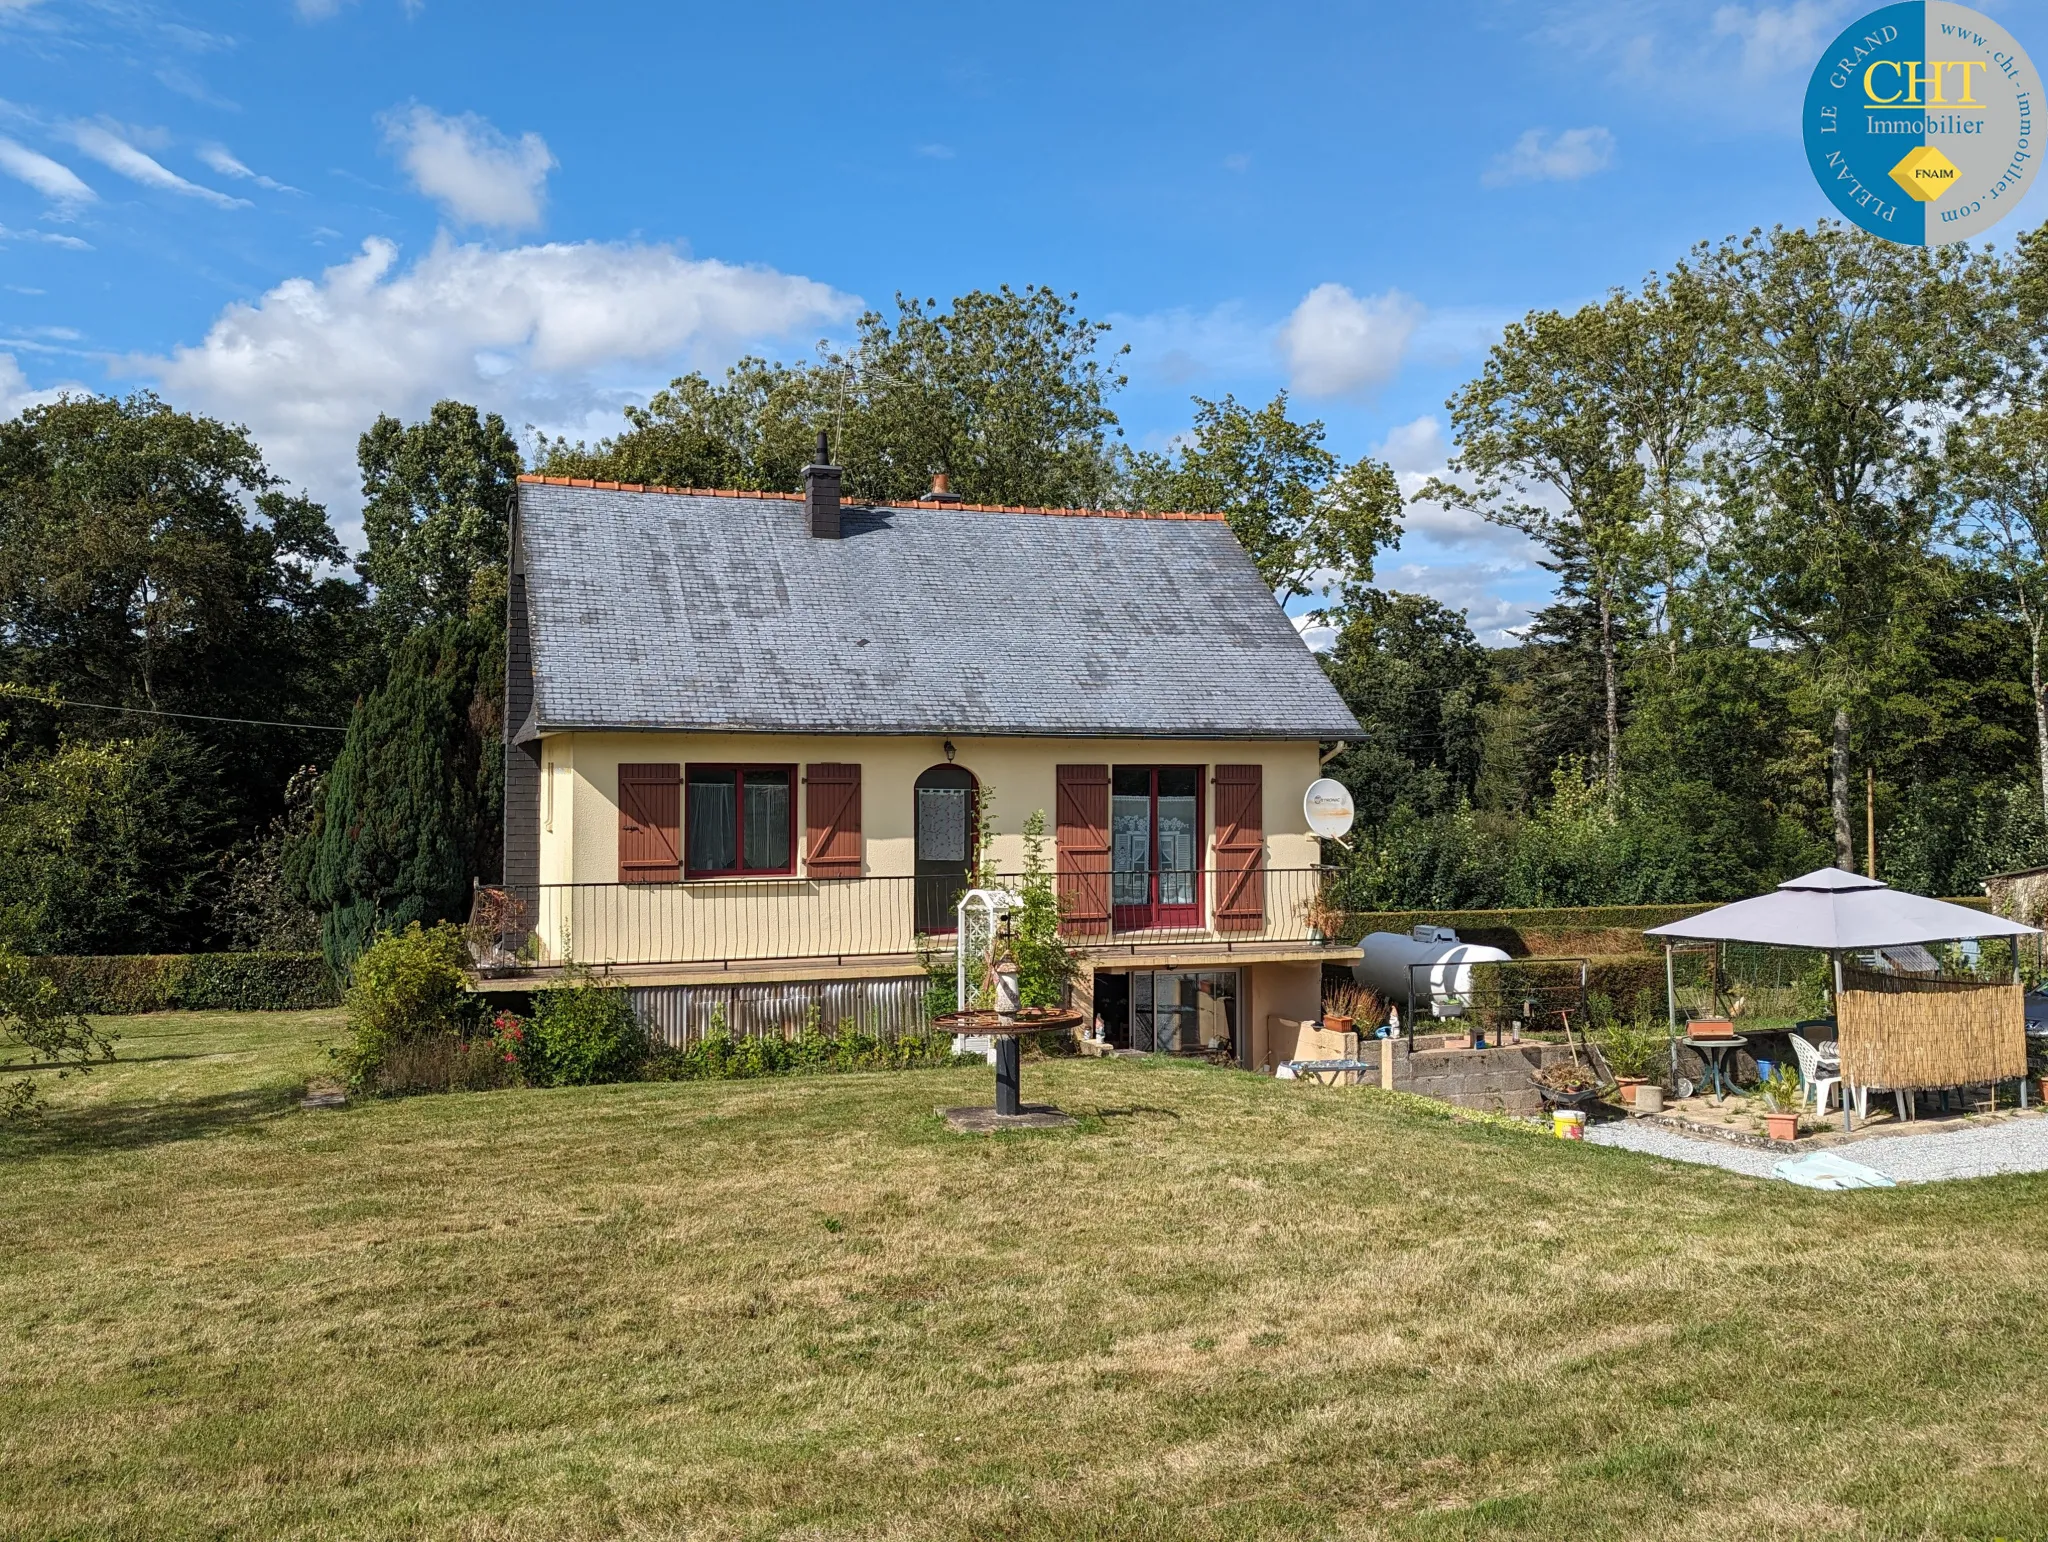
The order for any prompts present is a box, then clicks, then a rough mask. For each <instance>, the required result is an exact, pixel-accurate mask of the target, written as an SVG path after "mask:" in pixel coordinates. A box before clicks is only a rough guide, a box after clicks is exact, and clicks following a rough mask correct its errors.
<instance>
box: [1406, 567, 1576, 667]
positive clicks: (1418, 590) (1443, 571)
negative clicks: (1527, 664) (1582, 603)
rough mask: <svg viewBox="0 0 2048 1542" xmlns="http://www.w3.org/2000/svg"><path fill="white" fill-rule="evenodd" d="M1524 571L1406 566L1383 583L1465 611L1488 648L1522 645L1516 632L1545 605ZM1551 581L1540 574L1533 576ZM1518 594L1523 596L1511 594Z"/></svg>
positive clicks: (1541, 592)
mask: <svg viewBox="0 0 2048 1542" xmlns="http://www.w3.org/2000/svg"><path fill="white" fill-rule="evenodd" d="M1525 573H1526V570H1524V569H1522V568H1519V567H1517V566H1514V565H1512V564H1508V563H1500V562H1463V563H1443V562H1432V563H1415V562H1410V563H1403V564H1402V565H1401V566H1400V567H1398V568H1396V569H1394V570H1393V571H1392V572H1390V573H1382V574H1381V575H1380V582H1381V583H1382V584H1384V585H1385V586H1386V587H1387V588H1389V589H1399V590H1401V591H1402V592H1403V593H1405V594H1426V595H1428V596H1429V597H1430V598H1431V599H1433V600H1435V601H1436V602H1437V603H1438V604H1439V605H1447V606H1449V607H1450V608H1451V609H1452V610H1462V611H1463V612H1464V613H1465V619H1466V621H1467V622H1468V623H1469V624H1470V626H1471V628H1472V632H1473V635H1474V636H1476V637H1477V638H1478V639H1479V641H1480V642H1482V643H1484V644H1486V646H1488V647H1489V648H1503V647H1508V646H1511V645H1513V644H1515V643H1519V642H1520V641H1521V640H1522V639H1521V638H1520V637H1519V636H1517V635H1516V633H1515V630H1514V629H1515V628H1518V627H1525V626H1527V625H1528V624H1529V618H1530V617H1531V616H1533V615H1534V614H1535V613H1536V611H1537V610H1538V609H1539V608H1540V607H1541V606H1542V605H1543V604H1545V603H1547V602H1548V594H1547V592H1545V591H1544V589H1543V586H1542V585H1537V586H1536V587H1535V588H1532V587H1531V585H1530V582H1529V580H1528V579H1527V578H1526V577H1525ZM1535 576H1536V577H1537V578H1540V579H1542V580H1544V581H1545V583H1547V582H1548V578H1549V575H1548V574H1545V573H1543V572H1541V570H1540V569H1539V570H1538V571H1537V573H1536V575H1535ZM1515 590H1520V591H1521V593H1519V594H1517V593H1513V592H1510V591H1515Z"/></svg>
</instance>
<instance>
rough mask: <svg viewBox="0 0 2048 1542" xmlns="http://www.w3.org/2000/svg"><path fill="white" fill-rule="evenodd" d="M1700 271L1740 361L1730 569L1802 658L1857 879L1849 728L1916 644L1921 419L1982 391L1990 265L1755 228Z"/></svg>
mask: <svg viewBox="0 0 2048 1542" xmlns="http://www.w3.org/2000/svg"><path fill="white" fill-rule="evenodd" d="M1699 266H1700V270H1701V271H1702V272H1704V273H1706V274H1707V275H1708V276H1709V279H1710V281H1711V282H1712V283H1713V284H1714V285H1715V286H1716V288H1717V289H1718V290H1719V292H1720V294H1721V295H1722V297H1723V301H1724V303H1725V305H1726V306H1727V309H1728V312H1729V315H1730V318H1731V322H1732V344H1731V346H1732V347H1733V349H1734V350H1735V356H1736V359H1737V361H1738V362H1737V367H1736V368H1735V369H1734V370H1733V371H1732V372H1731V375H1730V378H1729V387H1728V391H1729V394H1728V402H1727V408H1728V421H1729V424H1730V429H1731V432H1730V434H1729V437H1728V439H1727V441H1726V443H1725V444H1724V445H1722V446H1720V447H1718V448H1717V451H1716V462H1717V466H1716V469H1717V472H1718V475H1719V479H1720V482H1721V484H1722V486H1721V495H1722V506H1723V511H1724V516H1725V518H1726V519H1727V521H1728V525H1729V530H1728V539H1727V546H1728V554H1729V557H1730V559H1731V566H1732V567H1733V569H1734V570H1735V571H1736V573H1737V574H1738V575H1739V576H1740V578H1741V580H1742V581H1743V583H1744V586H1745V590H1746V593H1747V594H1748V596H1749V598H1750V601H1751V603H1752V604H1753V606H1754V608H1755V611H1756V614H1757V617H1758V619H1759V621H1760V622H1761V624H1762V626H1763V627H1764V628H1765V630H1766V631H1768V632H1769V633H1770V634H1772V635H1773V636H1775V637H1777V638H1779V639H1783V640H1786V641H1790V642H1793V643H1796V644H1797V645H1798V646H1799V647H1800V648H1801V649H1802V650H1803V651H1804V654H1805V656H1806V657H1807V658H1808V659H1809V660H1810V661H1811V664H1812V668H1813V670H1814V675H1815V683H1816V687H1817V690H1818V692H1819V694H1820V696H1821V697H1822V699H1823V701H1824V702H1825V705H1826V708H1827V710H1828V713H1829V719H1830V721H1829V739H1830V753H1829V768H1830V769H1829V783H1830V789H1829V790H1830V806H1831V812H1832V815H1833V820H1832V822H1833V834H1834V844H1835V858H1836V861H1837V862H1838V863H1839V864H1840V865H1841V866H1843V867H1853V866H1854V865H1855V839H1854V829H1853V826H1852V823H1851V819H1850V800H1851V795H1850V785H1849V753H1850V745H1851V732H1852V725H1853V721H1854V718H1855V717H1856V715H1857V714H1858V713H1859V712H1863V711H1866V710H1867V708H1868V704H1869V702H1870V701H1871V700H1872V698H1873V697H1874V696H1875V695H1876V694H1878V693H1879V692H1880V691H1881V690H1882V689H1883V687H1884V683H1885V681H1886V679H1887V678H1888V677H1890V676H1892V675H1895V674H1896V673H1897V672H1898V671H1899V670H1900V669H1901V668H1903V667H1904V666H1905V665H1906V664H1907V663H1908V661H1909V660H1910V656H1911V654H1912V651H1913V649H1914V647H1915V646H1916V636H1915V621H1916V617H1919V616H1922V615H1924V612H1925V606H1924V599H1925V595H1924V581H1925V579H1926V578H1927V575H1928V573H1929V568H1928V564H1927V560H1926V553H1927V548H1928V543H1929V540H1930V538H1931V536H1932V533H1933V528H1934V517H1935V509H1934V506H1933V503H1932V501H1931V500H1930V499H1929V498H1927V497H1926V496H1924V493H1923V492H1922V490H1921V489H1922V482H1923V479H1924V477H1925V476H1926V474H1927V473H1928V472H1929V471H1930V470H1931V469H1932V466H1933V459H1934V448H1935V446H1934V434H1935V431H1936V430H1935V423H1936V421H1937V420H1938V418H1939V416H1940V415H1941V414H1942V413H1944V412H1955V411H1960V410H1962V409H1964V408H1965V407H1967V406H1969V405H1970V404H1971V403H1973V402H1974V401H1975V400H1977V399H1978V398H1979V397H1980V396H1981V394H1982V393H1983V392H1984V391H1986V390H1987V389H1988V388H1989V387H1990V386H1991V385H1992V383H1993V382H1994V380H1995V379H1996V377H1997V374H1998V360H1999V354H1998V348H1997V346H1996V344H1997V342H1998V340H1999V337H2000V335H2001V333H2002V331H2003V328H2002V326H2001V324H2000V318H2001V316H2002V314H2003V313H2004V311H2005V309H2006V302H2005V301H2004V299H2003V298H2002V297H2001V294H2000V290H1999V284H1998V274H1997V269H1996V264H1995V263H1993V262H1992V260H1991V259H1990V258H1989V257H1988V256H1985V255H1983V254H1978V253H1972V252H1970V251H1968V250H1967V249H1965V248H1963V247H1961V246H1945V247H1928V248H1917V247H1902V246H1896V245H1893V244H1892V243H1890V242H1887V241H1883V240H1880V239H1878V238H1877V237H1875V236H1871V235H1867V234H1865V233H1864V232H1863V231H1860V230H1856V229H1853V228H1849V227H1845V226H1841V225H1835V224H1829V223H1822V224H1821V225H1819V226H1817V227H1816V228H1815V229H1813V230H1810V231H1809V230H1785V229H1782V228H1780V229H1775V230H1773V231H1771V232H1770V233H1769V234H1763V233H1755V234H1752V235H1750V236H1748V237H1746V238H1744V239H1743V240H1741V241H1739V242H1731V243H1728V244H1726V245H1724V246H1722V247H1721V248H1719V249H1717V250H1715V251H1713V252H1711V253H1702V254H1701V257H1700V260H1699Z"/></svg>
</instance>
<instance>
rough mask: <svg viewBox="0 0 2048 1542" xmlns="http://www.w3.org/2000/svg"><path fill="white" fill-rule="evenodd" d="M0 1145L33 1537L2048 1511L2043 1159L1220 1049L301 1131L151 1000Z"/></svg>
mask: <svg viewBox="0 0 2048 1542" xmlns="http://www.w3.org/2000/svg"><path fill="white" fill-rule="evenodd" d="M119 1027H120V1030H121V1032H122V1034H123V1038H122V1040H121V1055H122V1059H121V1063H120V1064H119V1065H116V1066H113V1067H108V1068H105V1069H103V1070H101V1071H98V1072H95V1073H94V1074H93V1075H92V1076H91V1077H89V1078H86V1079H84V1080H83V1081H79V1080H72V1081H67V1082H63V1083H58V1084H53V1087H52V1105H53V1107H52V1113H51V1115H50V1117H49V1118H48V1120H47V1121H46V1123H45V1124H44V1125H43V1126H42V1127H41V1128H40V1129H36V1130H31V1131H27V1132H24V1133H13V1134H5V1135H0V1175H4V1181H0V1535H4V1536H6V1537H10V1538H14V1537H24V1538H25V1537H38V1538H40V1537H113V1538H150V1539H167V1538H183V1537H312V1536H318V1537H322V1538H336V1537H357V1538H376V1539H387V1538H396V1537H449V1538H465V1539H483V1538H501V1537H502V1538H536V1539H540V1538H545V1539H562V1538H583V1537H611V1536H622V1537H634V1538H656V1537H690V1538H696V1539H718V1538H728V1537H771V1536H801V1537H807V1538H839V1537H898V1538H919V1539H923V1538H940V1537H986V1538H997V1537H1000V1538H1022V1537H1046V1538H1054V1537H1057V1538H1140V1537H1143V1538H1151V1537H1158V1538H1176V1539H1181V1538H1210V1537H1275V1536H1307V1537H1395V1538H1448V1537H1479V1536H1486V1537H1497V1536H1527V1537H1544V1538H1555V1537H1562V1536H1591V1537H1636V1536H1652V1535H1654V1536H1676V1537H1724V1536H1741V1537H1755V1538H1772V1537H1778V1538H1791V1537H1830V1536H1843V1537H1848V1536H1854V1537H1866V1536H1885V1537H1922V1536H1977V1537H1986V1538H1988V1537H1993V1536H2006V1537H2023V1536H2042V1535H2044V1534H2048V1497H2044V1496H2048V1440H2044V1438H2043V1430H2044V1418H2043V1413H2042V1408H2043V1402H2044V1397H2043V1391H2044V1383H2043V1370H2044V1352H2048V1206H2044V1204H2043V1201H2044V1200H2048V1179H2043V1178H2038V1177H2027V1178H2002V1179H1991V1180H1985V1181H1980V1182H1976V1183H1967V1184H1946V1185H1938V1186H1934V1187H1929V1188H1922V1189H1902V1190H1897V1191H1893V1192H1889V1193H1858V1194H1844V1195H1817V1194H1810V1193H1806V1192H1803V1191H1799V1190H1795V1189H1792V1188H1789V1187H1787V1186H1785V1185H1767V1184H1764V1183H1760V1182H1755V1181H1751V1180H1746V1179H1742V1178H1738V1177H1735V1176H1733V1175H1730V1174H1727V1173H1722V1172H1719V1171H1714V1170H1707V1169H1699V1168H1677V1167H1672V1166H1666V1165H1663V1164H1659V1163H1657V1162H1654V1161H1652V1160H1650V1159H1647V1158H1639V1157H1634V1156H1631V1155H1628V1154H1626V1153H1621V1152H1614V1151H1607V1150H1599V1149H1593V1148H1585V1147H1578V1146H1573V1145H1567V1144H1565V1143H1562V1142H1555V1141H1549V1140H1543V1139H1536V1138H1531V1137H1529V1136H1527V1135H1523V1134H1521V1133H1518V1132H1513V1131H1507V1130H1501V1129H1495V1128H1489V1127H1485V1126H1478V1125H1470V1124H1461V1123H1454V1122H1451V1121H1449V1120H1446V1119H1442V1118H1436V1117H1430V1116H1428V1115H1425V1114H1420V1113H1417V1112H1416V1111H1414V1110H1413V1109H1412V1108H1410V1107H1407V1106H1404V1105H1402V1104H1399V1103H1396V1102H1393V1101H1391V1100H1384V1099H1382V1098H1381V1097H1380V1096H1379V1095H1378V1094H1377V1093H1368V1092H1357V1091H1348V1090H1341V1089H1315V1088H1309V1087H1304V1086H1300V1085H1295V1084H1287V1083H1276V1082H1272V1081H1267V1080H1261V1079H1255V1078H1252V1077H1248V1076H1244V1075H1241V1074H1239V1073H1236V1072H1231V1071H1223V1070H1216V1069H1211V1068H1208V1067H1202V1066H1190V1065H1179V1064H1166V1063H1154V1062H1130V1061H1125V1062H1114V1063H1104V1062H1093V1061H1090V1062H1067V1063H1057V1064H1049V1065H1033V1066H1029V1067H1027V1069H1026V1094H1027V1096H1035V1097H1051V1098H1055V1099H1057V1101H1059V1102H1060V1103H1061V1104H1062V1105H1064V1106H1065V1107H1066V1108H1068V1109H1069V1110H1071V1111H1073V1112H1075V1113H1078V1114H1081V1115H1083V1116H1084V1119H1083V1125H1082V1128H1081V1129H1079V1130H1077V1131H1072V1132H1060V1133H1034V1134H1021V1135H1005V1136H1001V1137H996V1138H993V1139H990V1138H985V1137H984V1138H974V1137H962V1136H954V1135H949V1134H947V1133H946V1132H945V1131H944V1130H943V1128H942V1126H941V1125H940V1123H939V1121H938V1120H937V1119H936V1118H935V1117H934V1115H933V1112H932V1110H933V1107H934V1105H938V1104H945V1103H958V1102H963V1101H970V1100H980V1099H983V1098H985V1097H986V1096H987V1095H988V1092H989V1086H988V1083H989V1078H988V1076H987V1074H986V1073H985V1072H984V1073H976V1072H971V1071H927V1072H901V1073H894V1074H889V1073H882V1074H872V1075H847V1076H822V1077H814V1078H807V1079H785V1080H779V1081H765V1082H740V1083H727V1084H663V1085H636V1086H622V1087H606V1088H592V1089H585V1090H570V1091H554V1092H499V1093H483V1094H459V1095H455V1096H449V1097H430V1098H413V1099H406V1100H399V1101H389V1102H381V1103H373V1104H369V1105H357V1106H354V1107H351V1108H348V1109H345V1110H339V1111H327V1112H315V1113H303V1112H300V1111H299V1110H298V1108H297V1106H296V1101H295V1094H296V1092H297V1091H298V1089H299V1087H300V1086H301V1084H302V1082H303V1078H304V1076H305V1074H306V1073H307V1072H308V1071H309V1070H315V1069H318V1068H319V1067H320V1066H321V1064H322V1062H323V1060H324V1055H325V1051H324V1045H325V1044H326V1043H329V1042H332V1041H333V1039H334V1038H335V1037H336V1035H337V1034H338V1031H339V1028H338V1023H337V1021H336V1019H335V1018H334V1017H333V1016H332V1015H328V1014H280V1015H276V1016H269V1017H230V1016H180V1015H165V1016H161V1017H151V1018H141V1019H128V1020H126V1021H124V1022H122V1023H121V1024H120V1025H119Z"/></svg>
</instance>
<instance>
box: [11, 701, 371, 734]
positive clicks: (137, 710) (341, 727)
mask: <svg viewBox="0 0 2048 1542" xmlns="http://www.w3.org/2000/svg"><path fill="white" fill-rule="evenodd" d="M0 697H6V698H11V699H12V700H15V701H32V702H34V703H36V704H37V705H38V706H44V707H86V708H90V709H91V710H92V711H94V712H127V713H132V714H133V715H135V716H137V717H181V718H185V719H187V720H188V721H191V722H194V723H237V724H240V725H241V726H242V727H244V728H309V729H311V730H313V732H315V733H323V734H345V733H347V732H348V726H347V725H346V724H336V723H279V722H274V721H272V720H271V719H269V718H261V717H213V716H211V715H210V714H208V713H205V712H164V711H160V710H159V709H157V708H155V707H116V706H113V705H111V704H109V703H107V702H104V701H65V700H63V699H62V698H60V697H56V696H36V695H32V694H30V693H28V692H26V691H21V692H12V691H10V692H4V693H0Z"/></svg>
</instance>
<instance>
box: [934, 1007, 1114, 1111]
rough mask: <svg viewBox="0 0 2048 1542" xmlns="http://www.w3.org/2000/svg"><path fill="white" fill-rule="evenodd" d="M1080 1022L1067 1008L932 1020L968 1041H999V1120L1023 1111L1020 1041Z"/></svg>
mask: <svg viewBox="0 0 2048 1542" xmlns="http://www.w3.org/2000/svg"><path fill="white" fill-rule="evenodd" d="M1081 1022H1082V1018H1081V1014H1080V1013H1079V1012H1070V1011H1068V1010H1067V1009H1065V1008H1064V1007H1025V1008H1024V1009H1023V1010H1022V1011H1019V1012H948V1013H946V1014H944V1015H943V1016H941V1017H935V1018H933V1019H932V1026H933V1027H934V1028H937V1029H939V1030H940V1031H941V1032H944V1033H957V1034H961V1035H964V1036H966V1037H968V1038H978V1037H980V1036H982V1035H984V1034H985V1035H987V1036H988V1037H989V1038H992V1039H994V1040H995V1041H996V1116H997V1117H998V1118H1015V1117H1017V1116H1018V1115H1020V1114H1022V1113H1023V1111H1024V1105H1023V1101H1022V1100H1021V1099H1020V1098H1019V1097H1018V1091H1019V1089H1018V1085H1017V1084H1018V1082H1019V1081H1020V1080H1021V1078H1022V1074H1023V1060H1024V1056H1023V1053H1022V1051H1021V1050H1020V1049H1019V1047H1018V1044H1017V1040H1018V1039H1019V1038H1021V1037H1022V1036H1023V1035H1025V1034H1027V1033H1048V1032H1052V1031H1055V1030H1057V1029H1061V1028H1068V1029H1072V1028H1078V1027H1080V1026H1081Z"/></svg>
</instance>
